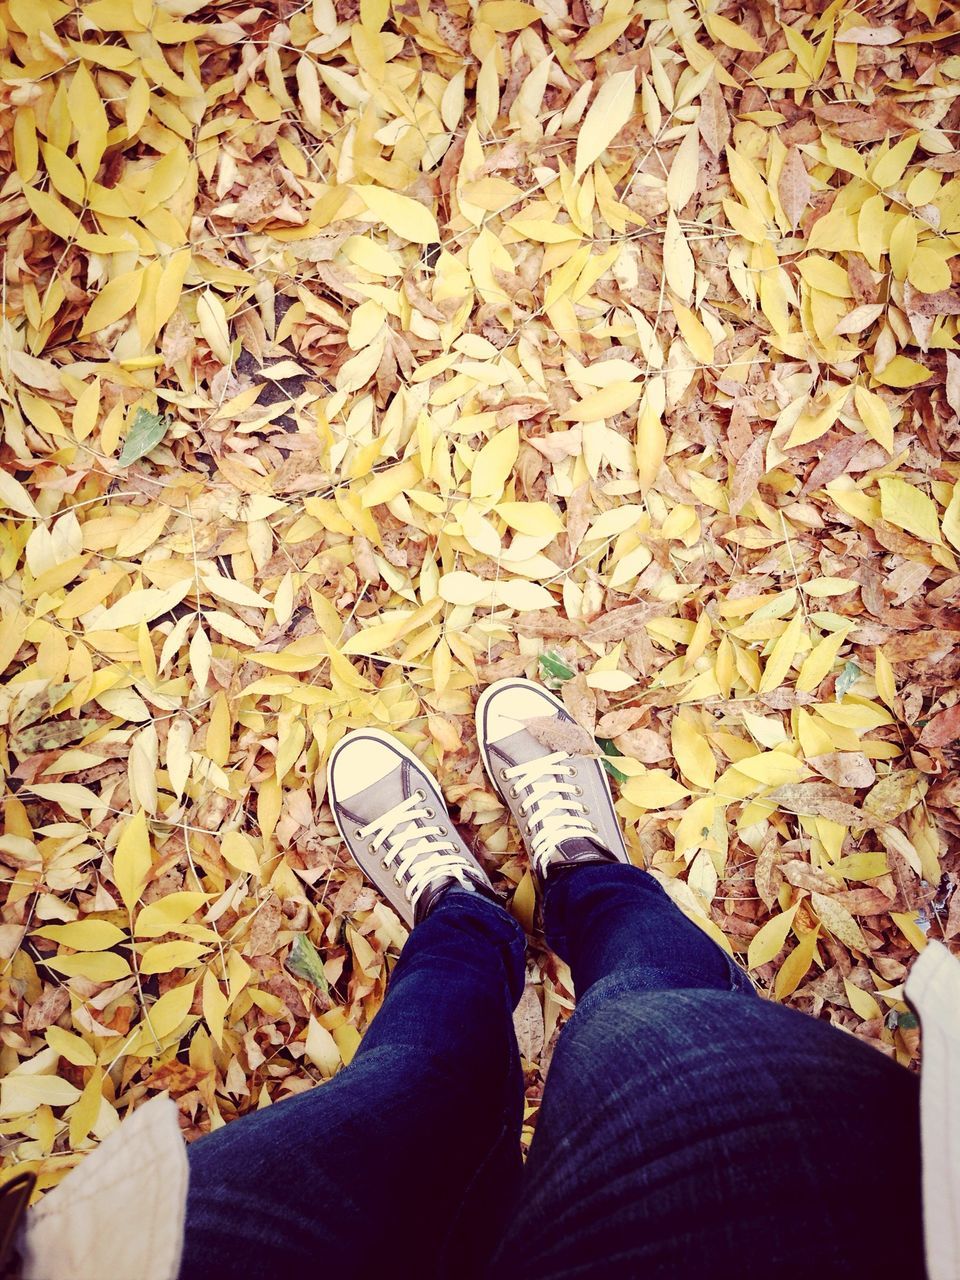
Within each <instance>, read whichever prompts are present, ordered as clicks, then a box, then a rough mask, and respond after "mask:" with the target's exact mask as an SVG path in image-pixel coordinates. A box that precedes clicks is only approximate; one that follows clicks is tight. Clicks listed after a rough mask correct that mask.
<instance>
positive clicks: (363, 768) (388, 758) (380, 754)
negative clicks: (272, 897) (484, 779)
mask: <svg viewBox="0 0 960 1280" xmlns="http://www.w3.org/2000/svg"><path fill="white" fill-rule="evenodd" d="M327 796H328V798H329V801H330V808H331V810H332V811H333V818H334V821H335V822H336V824H337V829H338V830H339V832H340V835H341V836H342V837H343V840H344V843H345V844H346V846H347V848H348V849H349V850H350V852H351V854H352V855H353V857H354V860H355V861H356V862H357V864H358V865H359V866H360V868H361V870H362V871H363V872H364V873H365V874H366V876H367V877H368V879H370V880H372V881H373V883H374V884H375V885H376V887H377V889H379V891H380V893H381V894H382V895H383V896H384V898H386V900H387V901H388V902H389V903H390V905H391V906H392V907H393V909H394V911H396V912H397V914H398V915H399V916H400V917H401V918H402V919H403V920H404V921H405V922H406V923H407V924H408V925H410V926H412V925H414V924H415V923H417V922H418V921H420V920H422V919H423V918H424V916H425V915H426V914H427V912H428V911H429V910H430V908H431V907H432V906H433V905H434V903H435V902H436V901H437V899H438V898H439V897H440V895H441V894H442V893H443V891H444V890H446V889H449V888H450V887H451V886H453V885H460V886H461V888H464V889H470V890H473V891H474V892H477V893H482V894H483V895H484V896H485V897H489V898H491V899H492V900H493V901H494V902H500V898H499V895H498V894H497V893H496V891H495V890H494V888H493V886H492V885H491V883H490V880H489V878H488V877H487V874H486V872H485V871H484V870H483V868H482V867H481V866H480V863H479V862H478V861H477V860H476V858H475V857H474V856H473V854H472V853H471V852H470V850H469V849H468V848H467V846H466V845H465V844H464V843H463V841H462V840H461V839H460V836H459V834H458V832H457V829H456V827H455V826H454V825H453V822H452V821H451V819H450V814H449V813H448V812H447V806H446V804H445V802H444V799H443V796H442V794H441V792H440V787H439V785H438V784H437V780H436V779H435V778H434V776H433V774H432V773H430V771H429V770H428V769H426V768H424V766H423V765H422V764H421V763H420V761H419V760H418V759H417V757H416V756H415V755H414V754H413V752H412V751H408V750H407V748H406V747H405V746H404V745H403V744H402V743H401V742H399V741H398V740H397V739H396V738H392V737H391V736H390V735H389V734H388V733H382V732H381V731H380V730H378V729H356V730H353V731H352V732H350V733H348V734H347V735H346V736H345V737H343V738H341V739H340V741H339V742H338V743H337V745H336V746H335V747H334V749H333V751H332V753H331V755H330V760H329V763H328V764H327Z"/></svg>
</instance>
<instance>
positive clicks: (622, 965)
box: [489, 867, 923, 1280]
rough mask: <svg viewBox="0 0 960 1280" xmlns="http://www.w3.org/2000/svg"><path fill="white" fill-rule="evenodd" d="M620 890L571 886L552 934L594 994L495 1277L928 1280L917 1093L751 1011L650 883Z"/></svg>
mask: <svg viewBox="0 0 960 1280" xmlns="http://www.w3.org/2000/svg"><path fill="white" fill-rule="evenodd" d="M605 870H606V869H605V868H587V867H583V868H578V869H576V870H572V871H569V872H567V873H566V876H565V877H564V878H562V879H559V880H558V881H557V882H556V884H555V886H553V887H551V890H550V893H549V894H548V897H547V912H548V921H547V926H548V932H549V931H550V930H553V931H554V933H553V936H554V939H555V945H556V944H559V946H560V947H561V954H563V949H566V954H567V957H568V958H569V961H570V963H571V965H572V968H573V974H574V981H575V983H576V986H577V990H578V992H583V991H588V994H587V996H586V998H585V999H582V1000H581V1001H580V1002H579V1003H578V1007H577V1011H576V1012H575V1014H574V1016H573V1017H572V1018H571V1020H570V1022H569V1023H568V1025H567V1027H566V1028H565V1030H564V1032H563V1034H562V1035H561V1037H560V1042H559V1044H558V1046H557V1050H556V1053H555V1054H554V1057H553V1061H552V1064H551V1068H550V1074H549V1077H548V1079H547V1084H546V1089H545V1092H544V1100H543V1106H542V1108H541V1112H540V1117H539V1120H538V1125H537V1131H536V1134H535V1137H534V1141H533V1146H532V1149H531V1153H530V1158H529V1160H528V1162H527V1166H526V1168H525V1170H524V1179H523V1185H522V1198H521V1201H520V1204H519V1208H518V1210H517V1212H516V1213H515V1215H514V1217H513V1218H512V1219H511V1222H510V1224H509V1226H508V1228H507V1231H506V1232H505V1236H504V1240H503V1243H502V1245H501V1248H500V1250H499V1251H498V1253H497V1255H496V1257H495V1258H494V1260H493V1262H492V1264H491V1268H490V1272H489V1274H490V1275H491V1276H496V1277H497V1278H498V1280H513V1278H514V1277H521V1276H522V1277H524V1280H546V1278H547V1277H550V1278H551V1280H560V1278H561V1277H562V1278H563V1280H573V1278H574V1277H576V1278H577V1280H587V1278H588V1277H589V1278H590V1280H601V1278H602V1280H627V1278H628V1277H629V1278H632V1277H644V1278H646V1277H659V1276H669V1277H674V1278H676V1277H687V1276H690V1277H697V1278H698V1280H700V1278H701V1277H704V1276H709V1277H710V1278H711V1280H717V1278H719V1280H726V1278H727V1277H729V1278H730V1280H733V1278H734V1277H736V1278H737V1280H741V1277H743V1276H744V1275H775V1276H776V1277H777V1278H778V1280H794V1278H796V1280H801V1277H802V1278H803V1280H808V1278H809V1276H811V1275H816V1276H818V1277H820V1278H821V1280H822V1278H823V1277H838V1278H839V1277H841V1276H843V1277H849V1276H850V1275H858V1276H859V1275H871V1274H876V1275H897V1276H906V1277H919V1276H922V1275H923V1241H922V1221H921V1208H920V1142H919V1089H918V1082H917V1079H916V1077H915V1076H912V1075H911V1074H910V1073H909V1072H907V1071H905V1070H903V1069H902V1068H901V1067H899V1066H897V1065H896V1064H895V1063H893V1062H891V1061H890V1060H889V1059H887V1058H884V1057H883V1056H882V1055H881V1054H880V1053H878V1052H877V1051H876V1050H873V1049H870V1048H868V1047H867V1046H865V1045H863V1044H861V1043H860V1042H859V1041H857V1040H855V1039H854V1038H853V1037H852V1036H848V1035H846V1034H844V1033H843V1032H841V1031H838V1030H836V1029H834V1028H832V1027H830V1026H828V1025H827V1024H826V1023H824V1022H820V1021H817V1020H816V1019H814V1018H809V1017H806V1016H805V1015H803V1014H800V1013H796V1012H794V1011H793V1010H789V1009H785V1008H783V1007H782V1006H780V1005H775V1004H773V1003H772V1002H770V1001H767V1000H762V999H745V998H744V995H743V993H742V991H741V990H740V989H739V988H738V987H737V985H736V974H735V972H734V971H733V966H730V965H727V962H726V958H725V957H724V956H723V953H722V952H720V950H719V948H717V947H714V944H713V943H712V942H710V940H709V939H708V938H706V937H705V935H703V934H702V933H701V932H700V930H698V929H696V926H693V925H689V928H690V929H692V930H693V931H694V932H693V933H692V934H690V933H688V932H687V928H686V926H687V925H688V922H687V921H686V920H685V919H684V918H683V917H682V916H681V915H680V913H679V912H678V911H676V910H675V908H674V907H673V906H672V904H670V903H669V900H667V899H666V898H663V899H662V900H661V898H660V897H658V895H657V893H654V892H653V890H652V888H650V887H649V886H652V885H653V882H652V881H651V880H650V879H649V877H647V878H646V879H645V880H639V879H638V876H641V877H642V876H643V873H637V874H636V875H630V874H629V873H630V868H622V869H621V868H611V869H610V871H609V873H608V874H610V875H611V876H612V874H613V873H614V872H617V873H618V875H619V876H620V880H619V883H617V880H616V877H613V879H612V880H608V881H607V882H606V887H605V888H602V887H601V886H602V882H603V876H602V875H597V874H595V873H596V872H598V871H601V872H602V871H605ZM588 873H589V875H590V876H591V877H592V879H593V883H592V884H591V883H589V882H588V880H587V879H586V878H585V879H583V880H582V881H580V882H579V884H574V883H572V882H573V881H575V880H576V879H577V877H580V876H584V877H587V875H588ZM565 880H566V881H568V882H571V883H569V884H567V885H566V886H565V884H564V881H565ZM630 881H632V882H633V883H632V884H629V883H628V882H630ZM561 888H564V893H563V894H562V895H560V894H557V895H556V896H555V894H554V891H555V890H559V889H561ZM618 895H619V897H620V900H619V901H614V900H613V899H614V898H615V897H617V896H618ZM644 902H646V903H647V904H648V906H647V907H646V908H645V907H644V906H643V905H642V904H643V903H644ZM625 904H630V905H625ZM557 907H558V908H559V910H558V911H556V913H554V909H555V908H557ZM668 908H669V910H667V909H668ZM588 909H589V912H590V914H589V915H588V914H587V910H588ZM581 911H582V912H583V913H584V914H583V916H582V917H581V916H580V915H579V914H578V913H579V912H581ZM645 913H646V914H645ZM671 913H673V915H672V914H671ZM674 915H675V916H676V917H679V919H680V921H682V926H681V924H680V923H679V921H678V920H676V919H675V918H674ZM604 930H607V931H608V932H607V933H606V934H604ZM694 935H698V936H694ZM700 938H703V940H704V942H705V943H706V944H707V949H704V947H703V946H702V944H701V943H700ZM725 966H726V967H725ZM878 1208H881V1217H880V1218H878V1216H877V1214H878Z"/></svg>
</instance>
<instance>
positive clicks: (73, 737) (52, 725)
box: [11, 716, 102, 756]
mask: <svg viewBox="0 0 960 1280" xmlns="http://www.w3.org/2000/svg"><path fill="white" fill-rule="evenodd" d="M101 724H102V721H100V720H95V719H94V718H93V717H92V716H86V717H84V718H82V719H80V720H52V721H47V722H46V723H44V724H34V725H31V726H30V727H29V728H27V729H21V730H20V731H19V732H18V733H16V734H14V736H13V738H12V739H11V745H12V746H13V747H14V750H15V751H16V752H17V754H18V755H20V756H23V755H28V756H32V755H35V754H36V753H37V752H38V751H56V750H57V748H58V747H65V746H66V745H67V743H68V742H77V741H78V740H79V739H80V738H85V737H86V736H87V734H88V733H92V732H93V731H94V729H96V728H98V727H99V726H100V725H101Z"/></svg>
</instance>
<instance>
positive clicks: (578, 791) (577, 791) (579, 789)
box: [573, 787, 583, 796]
mask: <svg viewBox="0 0 960 1280" xmlns="http://www.w3.org/2000/svg"><path fill="white" fill-rule="evenodd" d="M573 794H574V795H575V796H582V795H583V787H574V788H573Z"/></svg>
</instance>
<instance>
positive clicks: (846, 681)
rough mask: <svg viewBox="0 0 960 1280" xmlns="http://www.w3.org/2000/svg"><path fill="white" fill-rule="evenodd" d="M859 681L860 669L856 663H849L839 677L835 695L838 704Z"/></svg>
mask: <svg viewBox="0 0 960 1280" xmlns="http://www.w3.org/2000/svg"><path fill="white" fill-rule="evenodd" d="M859 679H860V668H859V667H858V666H857V664H856V663H855V662H848V663H847V664H846V665H845V666H844V668H843V670H842V671H841V672H840V674H839V675H838V676H837V683H836V687H835V694H836V699H837V701H838V702H839V701H840V699H841V698H842V697H843V695H844V694H845V693H849V692H850V690H851V689H852V688H853V686H854V685H855V684H856V683H857V681H858V680H859Z"/></svg>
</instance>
